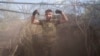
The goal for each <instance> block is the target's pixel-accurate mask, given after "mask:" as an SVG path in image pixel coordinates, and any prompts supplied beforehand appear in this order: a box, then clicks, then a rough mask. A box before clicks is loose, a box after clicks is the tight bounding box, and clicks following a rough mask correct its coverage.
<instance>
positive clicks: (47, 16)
mask: <svg viewBox="0 0 100 56" xmlns="http://www.w3.org/2000/svg"><path fill="white" fill-rule="evenodd" d="M45 16H46V19H51V18H52V17H53V12H47V13H46V14H45Z"/></svg>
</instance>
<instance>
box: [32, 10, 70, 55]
mask: <svg viewBox="0 0 100 56" xmlns="http://www.w3.org/2000/svg"><path fill="white" fill-rule="evenodd" d="M55 13H57V14H60V16H61V18H60V19H55V18H54V14H53V11H52V10H51V9H47V10H46V11H45V20H38V19H36V17H35V16H36V14H38V15H39V12H38V10H35V11H34V12H33V14H32V18H31V23H32V24H37V25H41V26H42V29H43V31H42V33H43V34H42V35H43V36H42V38H43V39H44V47H43V48H44V49H45V50H44V51H45V55H44V56H52V52H53V51H52V49H53V48H54V43H55V41H56V39H57V33H56V25H58V24H61V23H64V22H66V21H68V18H67V16H66V15H65V14H64V12H62V11H61V10H56V11H55Z"/></svg>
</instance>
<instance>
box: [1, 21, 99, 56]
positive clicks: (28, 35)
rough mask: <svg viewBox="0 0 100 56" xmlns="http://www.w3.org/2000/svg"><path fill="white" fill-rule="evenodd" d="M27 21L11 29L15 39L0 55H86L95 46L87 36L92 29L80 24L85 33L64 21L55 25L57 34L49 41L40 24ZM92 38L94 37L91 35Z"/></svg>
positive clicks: (75, 25) (89, 35)
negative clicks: (86, 28) (86, 29)
mask: <svg viewBox="0 0 100 56" xmlns="http://www.w3.org/2000/svg"><path fill="white" fill-rule="evenodd" d="M29 22H30V21H26V22H24V24H21V25H20V24H19V25H20V26H19V25H16V26H14V28H15V29H11V30H12V33H16V34H11V36H10V38H14V37H15V38H14V39H15V40H14V39H12V40H14V41H12V43H11V47H8V48H6V49H4V50H5V51H6V52H8V53H7V54H5V51H3V52H4V53H3V54H5V55H2V56H7V55H9V56H50V55H51V56H87V55H88V54H91V52H92V51H94V49H95V48H96V47H95V48H92V47H93V46H91V45H89V43H90V40H89V39H88V38H90V37H91V33H92V32H91V31H92V30H91V29H89V30H88V31H84V29H85V27H83V26H82V24H80V27H81V29H82V30H83V31H84V33H85V34H86V35H85V34H83V33H82V31H81V30H80V28H79V27H78V26H77V24H70V23H65V24H61V25H59V26H57V34H56V36H54V37H53V39H54V40H52V41H51V39H50V36H49V37H46V36H42V35H41V33H42V29H41V26H39V25H33V24H31V23H29ZM83 28H84V29H83ZM15 30H16V31H15ZM18 31H19V32H20V34H18V33H19V32H18ZM10 32H11V31H10ZM93 34H94V33H93ZM93 34H92V35H93ZM98 34H99V33H98ZM13 35H14V36H13ZM6 37H7V36H6ZM92 38H94V37H93V36H92ZM16 40H17V41H16ZM88 40H89V41H88ZM92 41H93V40H92ZM15 42H17V44H16V43H15ZM87 43H88V44H87ZM92 44H94V43H92ZM89 46H90V47H89ZM89 48H90V49H89ZM91 48H92V49H91ZM89 50H92V51H89ZM94 53H95V51H94ZM97 53H98V51H97ZM94 56H95V55H94Z"/></svg>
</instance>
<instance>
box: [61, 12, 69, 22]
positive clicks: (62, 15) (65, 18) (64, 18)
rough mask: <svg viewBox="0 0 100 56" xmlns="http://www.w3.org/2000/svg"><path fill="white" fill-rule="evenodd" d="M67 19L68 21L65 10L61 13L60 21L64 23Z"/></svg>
mask: <svg viewBox="0 0 100 56" xmlns="http://www.w3.org/2000/svg"><path fill="white" fill-rule="evenodd" d="M67 21H68V17H67V15H66V14H65V13H64V12H62V13H61V19H60V22H61V23H64V22H67Z"/></svg>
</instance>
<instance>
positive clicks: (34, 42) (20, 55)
mask: <svg viewBox="0 0 100 56" xmlns="http://www.w3.org/2000/svg"><path fill="white" fill-rule="evenodd" d="M55 12H56V13H57V14H60V15H61V19H55V18H54V14H53V12H52V10H51V9H48V10H46V11H45V20H38V19H37V18H36V14H39V12H38V10H35V11H34V12H33V14H32V17H31V24H30V26H32V27H30V26H27V25H26V26H25V27H26V28H25V29H24V31H22V32H23V33H21V37H22V39H21V42H20V43H18V48H17V50H16V52H15V53H14V55H15V56H53V49H54V45H55V42H56V39H57V33H56V25H58V24H60V23H64V22H66V21H68V18H67V16H66V15H65V14H64V12H62V11H60V10H56V11H55ZM37 25H38V26H39V27H40V28H39V27H37V30H36V29H35V28H34V27H35V26H37ZM27 27H28V28H27ZM38 28H39V29H42V30H39V29H38ZM35 30H36V31H35ZM34 31H35V32H34ZM30 37H32V38H30Z"/></svg>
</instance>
